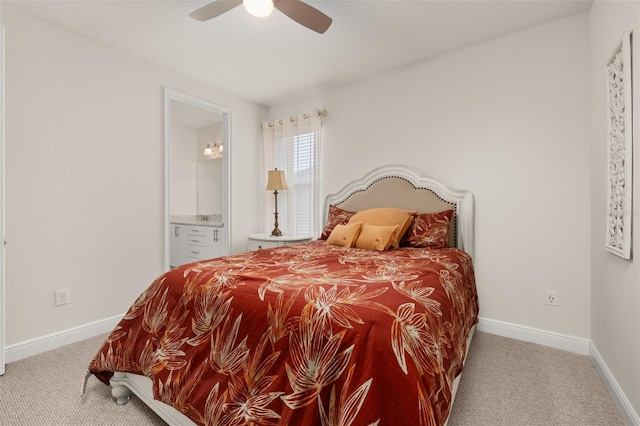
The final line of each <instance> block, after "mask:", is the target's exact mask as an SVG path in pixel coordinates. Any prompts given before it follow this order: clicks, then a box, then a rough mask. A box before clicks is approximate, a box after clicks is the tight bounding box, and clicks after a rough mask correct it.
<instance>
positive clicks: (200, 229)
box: [187, 226, 207, 236]
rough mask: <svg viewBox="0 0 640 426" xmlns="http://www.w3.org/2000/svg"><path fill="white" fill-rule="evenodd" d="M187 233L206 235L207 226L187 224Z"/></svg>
mask: <svg viewBox="0 0 640 426" xmlns="http://www.w3.org/2000/svg"><path fill="white" fill-rule="evenodd" d="M187 234H189V235H202V236H205V235H207V228H205V227H204V226H189V227H188V228H187Z"/></svg>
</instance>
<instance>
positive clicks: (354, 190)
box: [89, 165, 478, 426]
mask: <svg viewBox="0 0 640 426" xmlns="http://www.w3.org/2000/svg"><path fill="white" fill-rule="evenodd" d="M381 207H384V208H392V209H402V210H404V211H409V212H411V213H410V214H412V215H413V216H412V217H413V218H415V220H414V221H412V223H411V224H410V225H409V227H408V229H407V233H406V235H405V237H402V239H400V237H401V236H398V235H395V234H397V233H398V231H399V228H398V227H397V226H396V227H393V229H394V230H395V234H394V235H395V236H396V237H398V240H397V241H396V244H397V245H399V246H400V247H398V248H393V249H390V250H381V251H378V250H368V249H362V248H349V247H345V246H342V245H339V244H338V245H336V244H335V241H334V242H333V243H331V244H328V241H332V240H335V238H334V237H332V235H333V236H335V235H337V234H339V233H340V234H341V233H342V231H343V230H347V229H352V228H355V226H356V225H358V228H359V230H360V231H359V235H360V236H359V237H357V238H355V240H360V238H361V237H362V236H363V235H364V234H365V228H364V226H365V223H368V222H367V221H365V223H363V222H361V221H360V220H355V221H354V220H352V219H356V218H359V217H363V215H364V217H367V216H366V214H367V213H368V212H371V211H372V210H371V209H377V208H381ZM324 211H325V215H324V217H325V218H327V226H326V227H325V230H324V232H323V235H322V236H321V238H326V239H318V240H313V241H310V242H305V243H299V244H293V245H287V246H282V247H277V248H273V249H265V250H257V251H253V252H247V253H240V254H236V255H232V256H227V257H222V258H216V259H211V260H208V261H201V262H197V263H191V264H187V265H183V266H181V267H179V268H176V269H173V270H171V271H168V272H166V273H165V274H163V275H161V276H160V277H158V278H157V279H156V280H155V281H154V282H153V283H152V284H151V285H150V286H149V287H148V288H147V289H146V290H145V291H144V292H143V294H141V295H140V297H139V298H138V299H137V300H136V301H135V302H134V303H133V305H132V306H131V308H130V309H129V311H128V312H127V313H126V315H125V316H124V318H123V319H122V321H121V322H120V323H119V324H118V326H117V327H116V328H115V329H114V330H113V332H112V333H111V334H110V335H109V336H108V337H107V339H106V340H105V342H104V343H103V345H102V347H101V348H100V350H99V351H98V353H97V354H96V356H95V358H94V359H93V360H92V362H91V364H90V366H89V371H90V373H92V374H94V375H95V376H96V377H97V378H98V379H99V380H101V381H103V382H104V383H105V384H110V385H111V386H112V395H113V396H114V397H115V399H116V401H117V403H118V404H125V403H126V402H127V401H128V400H129V398H130V395H131V393H134V394H135V395H136V396H138V397H139V398H140V399H141V400H142V401H143V402H144V403H146V404H147V405H148V406H149V407H151V408H152V409H153V410H154V411H155V412H156V413H157V414H158V415H159V416H160V417H161V418H162V419H164V420H165V421H166V422H167V423H169V424H170V425H194V424H200V425H202V424H205V425H216V426H217V425H240V424H255V425H276V424H279V425H323V426H324V425H398V424H406V425H409V424H411V425H443V424H445V423H446V421H447V418H448V415H449V412H450V410H451V405H452V403H453V398H454V396H455V389H456V386H457V382H458V381H459V375H460V374H461V372H462V369H463V365H464V360H465V357H466V353H467V350H468V347H469V343H470V339H471V336H472V335H473V329H474V326H475V324H476V323H477V314H478V302H477V293H476V288H475V278H474V272H473V266H472V257H473V255H474V252H473V248H474V246H473V197H472V195H471V193H469V192H467V191H460V190H454V189H452V188H450V187H448V186H446V185H444V184H443V183H441V182H439V181H438V180H436V179H434V178H431V177H428V176H425V175H422V174H421V173H419V172H417V171H416V170H414V169H411V168H407V167H403V166H394V165H392V166H383V167H380V168H377V169H375V170H373V171H371V172H370V173H368V174H367V175H365V176H364V177H363V178H361V179H358V180H356V181H354V182H351V183H349V184H347V185H346V186H345V187H344V188H343V189H342V190H341V191H339V192H337V193H335V194H332V195H329V196H328V197H327V198H326V201H325V208H324ZM358 212H359V213H358ZM442 212H450V213H447V214H448V215H449V216H446V215H445V216H446V217H448V219H447V220H444V222H446V226H445V227H443V226H442V223H441V222H442V221H443V220H441V219H442V216H441V213H442ZM356 213H358V216H355V214H356ZM419 218H422V219H425V220H427V219H428V220H427V222H429V220H431V219H433V218H436V219H437V222H438V224H437V226H436V225H434V226H436V227H434V228H433V229H438V230H439V231H440V235H439V237H438V238H437V241H439V242H438V243H437V244H436V243H435V240H433V239H431V237H432V234H433V233H432V232H431V231H429V232H426V231H425V229H426V228H425V226H422V225H424V223H423V222H420V220H418V219H419ZM429 218H431V219H429ZM434 220H435V219H434ZM433 223H436V222H433ZM420 224H422V225H420ZM419 225H420V226H422V228H421V227H420V226H419ZM429 226H431V225H429ZM427 227H428V226H427ZM373 228H375V232H376V233H378V232H385V235H390V234H389V232H387V228H389V227H384V226H369V227H368V228H367V231H366V232H367V233H369V232H370V231H371V229H373ZM383 228H384V229H383ZM430 229H431V228H430ZM443 229H444V231H443ZM338 230H340V232H338ZM418 231H420V232H422V233H420V232H418ZM423 231H425V232H423ZM443 232H444V234H443ZM341 235H342V234H341ZM345 235H346V234H345ZM376 235H378V234H376ZM427 235H428V236H429V238H425V236H427ZM416 236H418V237H420V238H417V239H416V238H414V239H413V240H412V239H411V238H412V237H416ZM362 238H363V239H364V237H362ZM376 238H378V239H376V240H375V241H377V242H379V237H376ZM391 240H393V238H391ZM403 241H404V242H405V243H403ZM432 243H433V244H432ZM387 244H388V241H387ZM407 244H408V245H409V247H407V246H406V245H407ZM425 244H426V245H425ZM434 244H435V245H434ZM438 244H440V245H438Z"/></svg>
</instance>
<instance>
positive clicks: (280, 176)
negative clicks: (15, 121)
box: [267, 168, 289, 237]
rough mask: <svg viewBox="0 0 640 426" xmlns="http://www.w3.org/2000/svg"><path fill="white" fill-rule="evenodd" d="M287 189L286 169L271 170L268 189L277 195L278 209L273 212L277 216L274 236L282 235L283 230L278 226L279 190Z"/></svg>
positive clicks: (272, 234)
mask: <svg viewBox="0 0 640 426" xmlns="http://www.w3.org/2000/svg"><path fill="white" fill-rule="evenodd" d="M285 189H289V187H287V181H286V180H285V179H284V171H283V170H278V169H277V168H276V169H275V170H269V180H268V181H267V191H273V196H274V197H275V201H276V203H275V206H276V211H275V213H274V214H273V215H274V217H275V223H274V227H273V231H271V236H272V237H279V236H281V235H282V231H280V228H278V191H279V190H280V191H282V190H285Z"/></svg>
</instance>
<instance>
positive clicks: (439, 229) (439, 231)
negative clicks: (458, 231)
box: [400, 210, 453, 248]
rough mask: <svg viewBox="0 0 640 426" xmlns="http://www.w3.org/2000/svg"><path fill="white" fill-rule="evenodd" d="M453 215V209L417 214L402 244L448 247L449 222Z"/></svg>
mask: <svg viewBox="0 0 640 426" xmlns="http://www.w3.org/2000/svg"><path fill="white" fill-rule="evenodd" d="M452 217H453V210H445V211H443V212H439V213H421V214H417V215H416V216H415V218H414V219H413V223H412V224H411V226H410V227H409V229H408V230H407V233H406V234H405V235H404V238H402V241H401V242H400V245H401V246H402V247H417V248H424V247H426V248H444V247H446V246H447V241H449V224H450V223H451V218H452Z"/></svg>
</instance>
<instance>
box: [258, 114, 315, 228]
mask: <svg viewBox="0 0 640 426" xmlns="http://www.w3.org/2000/svg"><path fill="white" fill-rule="evenodd" d="M320 122H321V117H320V116H319V115H317V114H305V115H303V116H299V117H298V118H297V119H289V120H278V121H275V122H274V123H265V124H264V125H263V136H264V140H265V153H267V154H268V153H271V156H269V155H266V157H268V158H265V167H266V169H267V170H272V169H273V168H274V167H277V168H278V169H279V170H284V172H285V179H286V181H287V186H288V187H289V189H288V190H286V191H279V192H278V223H279V227H280V229H281V230H282V231H283V232H284V233H285V234H289V235H293V234H304V235H312V236H316V235H319V232H320V227H321V223H320V211H321V209H322V206H321V205H320V167H319V157H320V131H319V130H320V128H319V126H320ZM270 198H271V199H270V200H268V204H267V206H269V208H270V209H271V210H270V211H271V212H273V197H270ZM271 223H273V216H272V215H271Z"/></svg>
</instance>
